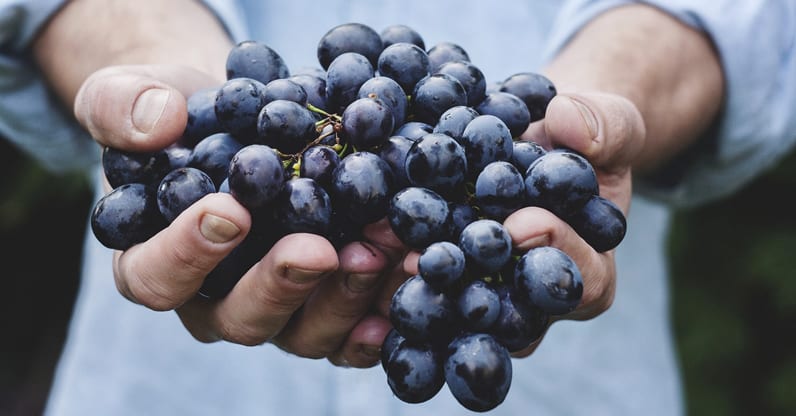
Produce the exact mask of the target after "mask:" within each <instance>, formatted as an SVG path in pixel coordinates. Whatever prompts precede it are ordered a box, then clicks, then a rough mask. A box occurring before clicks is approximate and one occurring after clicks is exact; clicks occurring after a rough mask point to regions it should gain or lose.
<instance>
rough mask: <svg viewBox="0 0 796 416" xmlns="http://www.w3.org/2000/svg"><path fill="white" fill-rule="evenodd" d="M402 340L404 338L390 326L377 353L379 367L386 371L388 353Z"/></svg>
mask: <svg viewBox="0 0 796 416" xmlns="http://www.w3.org/2000/svg"><path fill="white" fill-rule="evenodd" d="M404 340H406V338H404V336H403V335H401V333H400V332H398V330H397V329H395V328H390V331H389V332H387V335H385V336H384V341H382V343H381V351H380V352H379V354H380V355H381V367H382V369H384V371H385V372H386V371H387V361H388V360H389V359H390V355H392V353H393V351H395V349H396V348H398V345H400V344H401V343H402V342H404Z"/></svg>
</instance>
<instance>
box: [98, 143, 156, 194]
mask: <svg viewBox="0 0 796 416" xmlns="http://www.w3.org/2000/svg"><path fill="white" fill-rule="evenodd" d="M102 170H103V171H104V172H105V178H106V179H107V180H108V184H109V185H110V186H111V188H116V187H118V186H121V185H124V184H128V183H144V184H148V185H157V184H158V183H159V182H160V180H161V179H163V177H164V176H166V174H167V173H169V172H170V171H171V161H170V159H169V155H168V153H166V152H165V151H162V150H158V151H154V152H131V151H124V150H120V149H116V148H113V147H110V146H105V147H103V149H102Z"/></svg>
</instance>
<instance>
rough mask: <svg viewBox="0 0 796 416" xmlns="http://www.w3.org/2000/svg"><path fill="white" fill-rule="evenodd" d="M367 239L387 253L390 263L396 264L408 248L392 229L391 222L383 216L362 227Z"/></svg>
mask: <svg viewBox="0 0 796 416" xmlns="http://www.w3.org/2000/svg"><path fill="white" fill-rule="evenodd" d="M362 234H363V236H364V237H365V240H366V241H367V242H368V243H370V244H372V245H373V246H375V247H376V248H378V249H379V250H381V252H382V253H384V254H385V255H387V258H389V260H390V264H396V263H397V262H399V261H400V260H401V258H403V256H404V254H405V253H406V251H407V250H408V249H407V247H406V246H405V245H404V244H403V243H402V242H401V240H400V239H399V238H398V236H396V235H395V233H394V232H393V231H392V227H391V226H390V222H389V221H388V220H387V218H383V219H381V220H379V221H376V222H374V223H372V224H368V225H366V226H365V227H364V228H363V229H362Z"/></svg>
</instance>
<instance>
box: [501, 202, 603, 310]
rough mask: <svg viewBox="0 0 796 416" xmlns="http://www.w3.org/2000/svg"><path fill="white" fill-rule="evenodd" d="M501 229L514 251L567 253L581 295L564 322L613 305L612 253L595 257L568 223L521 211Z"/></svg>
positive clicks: (535, 211) (544, 212)
mask: <svg viewBox="0 0 796 416" xmlns="http://www.w3.org/2000/svg"><path fill="white" fill-rule="evenodd" d="M504 225H505V227H506V229H507V231H508V232H509V235H511V239H512V242H513V244H514V246H515V248H516V249H517V250H519V251H521V252H525V251H528V250H530V249H532V248H534V247H541V246H552V247H555V248H558V249H560V250H562V251H564V252H565V253H567V254H568V255H569V256H570V257H571V258H572V260H573V261H574V262H575V263H576V264H577V265H578V268H579V270H580V272H581V275H582V276H583V295H582V297H581V302H580V304H579V305H578V307H577V308H576V309H575V310H574V311H573V312H571V313H569V314H567V315H565V316H566V318H567V319H590V318H593V317H595V316H597V315H598V314H600V313H602V312H604V311H605V310H607V309H608V307H609V306H610V305H611V303H612V302H613V297H614V291H615V283H616V282H615V279H614V276H615V275H616V271H615V264H614V257H613V256H614V255H613V251H608V252H605V253H597V252H596V251H594V249H593V248H592V247H591V246H590V245H589V244H588V243H586V242H585V241H584V240H583V239H582V238H581V237H580V236H578V234H577V233H576V232H575V231H574V230H573V229H572V227H570V226H569V225H568V224H567V223H565V222H564V221H562V220H561V219H559V218H558V217H557V216H555V215H554V214H552V213H551V212H550V211H547V210H545V209H542V208H538V207H527V208H523V209H520V210H518V211H516V212H514V213H513V214H511V215H510V216H509V217H508V218H506V220H505V222H504Z"/></svg>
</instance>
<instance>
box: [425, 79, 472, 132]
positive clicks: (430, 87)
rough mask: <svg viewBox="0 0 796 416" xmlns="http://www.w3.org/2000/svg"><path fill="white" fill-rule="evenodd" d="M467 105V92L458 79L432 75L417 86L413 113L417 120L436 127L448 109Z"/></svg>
mask: <svg viewBox="0 0 796 416" xmlns="http://www.w3.org/2000/svg"><path fill="white" fill-rule="evenodd" d="M457 105H467V92H466V91H465V90H464V86H462V83H461V82H459V80H458V79H456V78H454V77H453V76H452V75H448V74H438V73H435V74H432V75H429V76H427V77H425V78H423V79H421V80H420V81H418V82H417V84H415V88H414V90H413V91H412V111H413V112H414V116H415V120H416V121H422V122H424V123H428V124H430V125H432V126H433V125H435V124H437V122H438V121H439V118H440V116H441V115H442V113H444V112H445V111H446V110H447V109H449V108H451V107H456V106H457Z"/></svg>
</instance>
